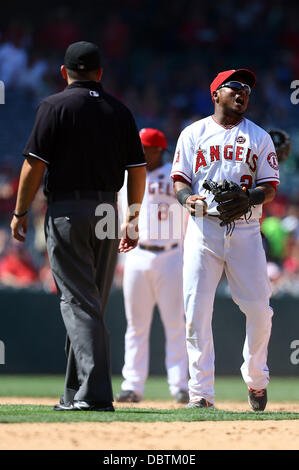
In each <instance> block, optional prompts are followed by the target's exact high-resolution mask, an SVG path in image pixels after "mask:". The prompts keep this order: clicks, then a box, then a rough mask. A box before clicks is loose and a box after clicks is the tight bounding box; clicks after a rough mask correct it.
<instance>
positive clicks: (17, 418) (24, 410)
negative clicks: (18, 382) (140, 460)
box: [0, 405, 299, 423]
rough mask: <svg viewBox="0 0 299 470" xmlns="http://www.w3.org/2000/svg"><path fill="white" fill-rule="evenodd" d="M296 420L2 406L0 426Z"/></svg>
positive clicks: (265, 414)
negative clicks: (72, 410) (71, 410)
mask: <svg viewBox="0 0 299 470" xmlns="http://www.w3.org/2000/svg"><path fill="white" fill-rule="evenodd" d="M294 419H299V413H287V412H276V413H273V412H259V413H254V412H231V411H223V410H201V409H196V410H193V409H191V410H186V409H184V408H183V409H178V410H157V409H142V408H139V409H137V408H120V409H117V410H116V412H115V413H110V412H105V413H97V412H84V413H82V412H81V413H80V412H77V411H74V412H69V411H68V412H61V411H58V412H54V411H53V410H52V407H50V406H33V405H18V406H16V405H3V406H1V407H0V423H40V422H46V423H58V422H59V423H64V422H102V423H111V422H114V421H118V422H119V421H127V422H144V423H153V422H156V421H163V422H168V423H169V422H174V421H185V422H191V421H241V420H242V421H250V420H251V421H252V420H254V421H267V420H275V421H280V420H294Z"/></svg>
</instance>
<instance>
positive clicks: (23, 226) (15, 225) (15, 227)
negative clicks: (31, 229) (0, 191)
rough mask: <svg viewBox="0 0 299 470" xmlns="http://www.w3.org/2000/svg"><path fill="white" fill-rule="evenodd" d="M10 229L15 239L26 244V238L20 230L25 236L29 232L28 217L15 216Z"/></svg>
mask: <svg viewBox="0 0 299 470" xmlns="http://www.w3.org/2000/svg"><path fill="white" fill-rule="evenodd" d="M10 228H11V234H12V236H13V238H15V239H16V240H18V241H19V242H25V241H26V237H24V236H23V235H21V233H20V230H22V232H23V233H24V234H26V233H27V230H28V215H27V214H26V215H24V216H23V217H16V216H15V215H14V216H13V218H12V220H11V223H10Z"/></svg>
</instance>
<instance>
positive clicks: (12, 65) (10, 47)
mask: <svg viewBox="0 0 299 470" xmlns="http://www.w3.org/2000/svg"><path fill="white" fill-rule="evenodd" d="M26 66H27V51H26V50H25V49H24V48H23V47H22V46H21V41H20V40H19V39H17V38H14V39H12V40H11V41H9V42H4V43H2V44H1V45H0V78H1V80H2V81H3V82H4V83H5V87H6V88H9V87H10V86H18V85H19V83H20V78H21V74H20V71H21V70H24V69H25V68H26Z"/></svg>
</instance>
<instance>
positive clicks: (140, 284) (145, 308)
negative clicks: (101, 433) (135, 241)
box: [121, 247, 188, 397]
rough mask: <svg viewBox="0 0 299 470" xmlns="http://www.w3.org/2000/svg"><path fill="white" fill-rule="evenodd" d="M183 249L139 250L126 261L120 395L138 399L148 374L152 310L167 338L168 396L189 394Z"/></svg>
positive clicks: (142, 393)
mask: <svg viewBox="0 0 299 470" xmlns="http://www.w3.org/2000/svg"><path fill="white" fill-rule="evenodd" d="M182 258H183V257H182V247H178V248H174V249H169V250H167V251H164V252H159V253H155V252H150V251H147V250H144V249H141V248H139V247H137V248H135V249H134V250H133V251H131V252H129V253H128V254H127V255H126V261H125V267H124V280H123V291H124V300H125V310H126V318H127V331H126V335H125V364H124V367H123V371H122V373H123V377H124V379H125V380H124V382H123V383H122V387H121V388H122V390H133V391H134V392H135V393H137V395H139V396H140V397H143V395H144V385H145V381H146V379H147V376H148V372H149V335H150V326H151V322H152V317H153V310H154V306H155V304H157V306H158V308H159V312H160V317H161V321H162V324H163V327H164V330H165V337H166V347H165V352H166V358H165V364H166V370H167V377H168V384H169V389H170V393H171V394H172V395H175V394H176V393H177V392H178V391H179V390H182V389H183V390H187V389H188V378H187V376H188V359H187V351H186V339H185V315H184V306H183V282H182Z"/></svg>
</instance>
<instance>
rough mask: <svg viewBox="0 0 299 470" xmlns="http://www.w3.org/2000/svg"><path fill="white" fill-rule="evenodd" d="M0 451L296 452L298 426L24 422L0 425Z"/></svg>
mask: <svg viewBox="0 0 299 470" xmlns="http://www.w3.org/2000/svg"><path fill="white" fill-rule="evenodd" d="M0 400H1V404H20V405H21V404H23V405H24V404H32V405H54V404H55V403H56V402H57V400H55V399H53V398H38V399H37V398H13V397H9V398H4V397H1V399H0ZM128 406H132V407H136V408H155V409H174V408H180V407H183V406H184V405H177V404H175V403H173V402H172V401H165V400H164V401H157V400H155V401H148V400H144V401H142V402H141V403H137V404H136V403H134V404H131V405H130V404H128V403H124V404H121V403H119V404H118V403H116V404H115V407H116V408H118V407H126V408H127V407H128ZM216 407H217V408H219V409H223V410H230V411H248V409H249V408H248V405H247V403H232V402H219V403H218V402H217V404H216ZM267 411H290V412H299V404H298V403H269V404H268V406H267ZM0 449H1V450H3V449H6V450H17V449H18V450H24V449H26V450H35V449H40V450H56V449H57V450H62V449H65V450H69V449H70V450H83V449H85V450H90V449H94V450H125V449H126V450H139V449H141V450H166V449H167V450H190V449H191V450H205V449H209V450H212V449H215V450H216V449H217V450H218V449H226V450H229V449H235V450H246V449H248V450H263V449H265V450H298V449H299V422H298V421H297V420H294V421H225V422H224V421H221V422H220V421H217V422H215V421H214V422H211V421H201V422H191V423H188V422H172V423H163V422H155V423H128V422H113V423H95V422H92V423H22V424H0Z"/></svg>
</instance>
